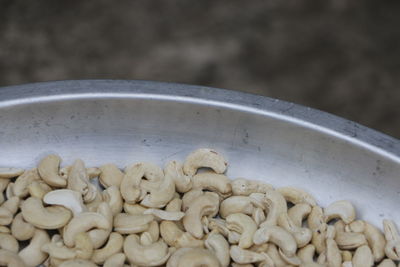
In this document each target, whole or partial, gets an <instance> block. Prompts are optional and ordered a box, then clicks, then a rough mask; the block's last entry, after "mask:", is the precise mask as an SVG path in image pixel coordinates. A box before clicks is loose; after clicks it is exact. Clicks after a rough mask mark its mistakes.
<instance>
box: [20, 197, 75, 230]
mask: <svg viewBox="0 0 400 267" xmlns="http://www.w3.org/2000/svg"><path fill="white" fill-rule="evenodd" d="M21 212H22V216H23V218H24V220H25V221H27V222H29V223H31V224H33V225H34V226H36V227H38V228H41V229H58V228H61V227H63V226H64V225H66V224H67V223H68V221H69V220H70V219H71V217H72V214H71V212H70V211H69V210H68V209H66V208H64V207H61V206H50V207H44V206H43V203H42V200H40V199H38V198H35V197H30V198H28V199H27V200H25V201H24V202H23V203H22V205H21Z"/></svg>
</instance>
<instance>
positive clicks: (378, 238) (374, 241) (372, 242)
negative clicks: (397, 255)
mask: <svg viewBox="0 0 400 267" xmlns="http://www.w3.org/2000/svg"><path fill="white" fill-rule="evenodd" d="M364 235H365V238H366V239H367V242H368V245H369V247H370V248H371V250H372V255H374V260H375V262H379V261H381V260H382V259H383V257H385V245H386V240H385V237H384V236H383V234H382V232H381V231H380V230H379V229H378V228H376V227H375V226H373V225H371V224H370V223H367V222H365V227H364Z"/></svg>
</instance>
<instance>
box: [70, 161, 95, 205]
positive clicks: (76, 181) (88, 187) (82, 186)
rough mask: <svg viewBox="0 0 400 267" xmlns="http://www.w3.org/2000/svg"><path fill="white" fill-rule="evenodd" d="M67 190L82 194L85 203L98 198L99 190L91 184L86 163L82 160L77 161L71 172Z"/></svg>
mask: <svg viewBox="0 0 400 267" xmlns="http://www.w3.org/2000/svg"><path fill="white" fill-rule="evenodd" d="M67 188H68V189H71V190H74V191H76V192H78V193H80V194H81V195H82V197H83V200H84V202H85V203H89V202H91V201H93V200H94V199H95V198H96V194H97V188H96V186H95V185H93V184H91V183H90V181H89V176H88V174H87V171H86V167H85V163H83V161H82V160H80V159H77V160H75V162H74V163H73V164H72V166H71V169H70V170H69V173H68V185H67Z"/></svg>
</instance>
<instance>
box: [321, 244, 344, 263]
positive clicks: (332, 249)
mask: <svg viewBox="0 0 400 267" xmlns="http://www.w3.org/2000/svg"><path fill="white" fill-rule="evenodd" d="M320 255H322V254H320ZM326 262H327V263H328V266H332V267H341V265H342V254H341V253H340V250H339V248H338V246H337V244H336V242H335V240H333V239H332V238H327V239H326Z"/></svg>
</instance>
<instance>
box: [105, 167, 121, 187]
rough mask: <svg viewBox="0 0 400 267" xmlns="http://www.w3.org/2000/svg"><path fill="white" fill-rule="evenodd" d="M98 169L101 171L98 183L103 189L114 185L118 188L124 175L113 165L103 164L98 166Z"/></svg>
mask: <svg viewBox="0 0 400 267" xmlns="http://www.w3.org/2000/svg"><path fill="white" fill-rule="evenodd" d="M99 169H100V171H101V173H100V176H99V181H100V183H101V184H102V185H103V186H104V187H105V188H108V187H110V186H112V185H115V186H116V187H117V188H119V186H120V184H121V182H122V179H123V178H124V174H123V172H122V171H121V170H120V169H118V167H117V166H116V165H115V164H112V163H109V164H105V165H102V166H100V168H99Z"/></svg>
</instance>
